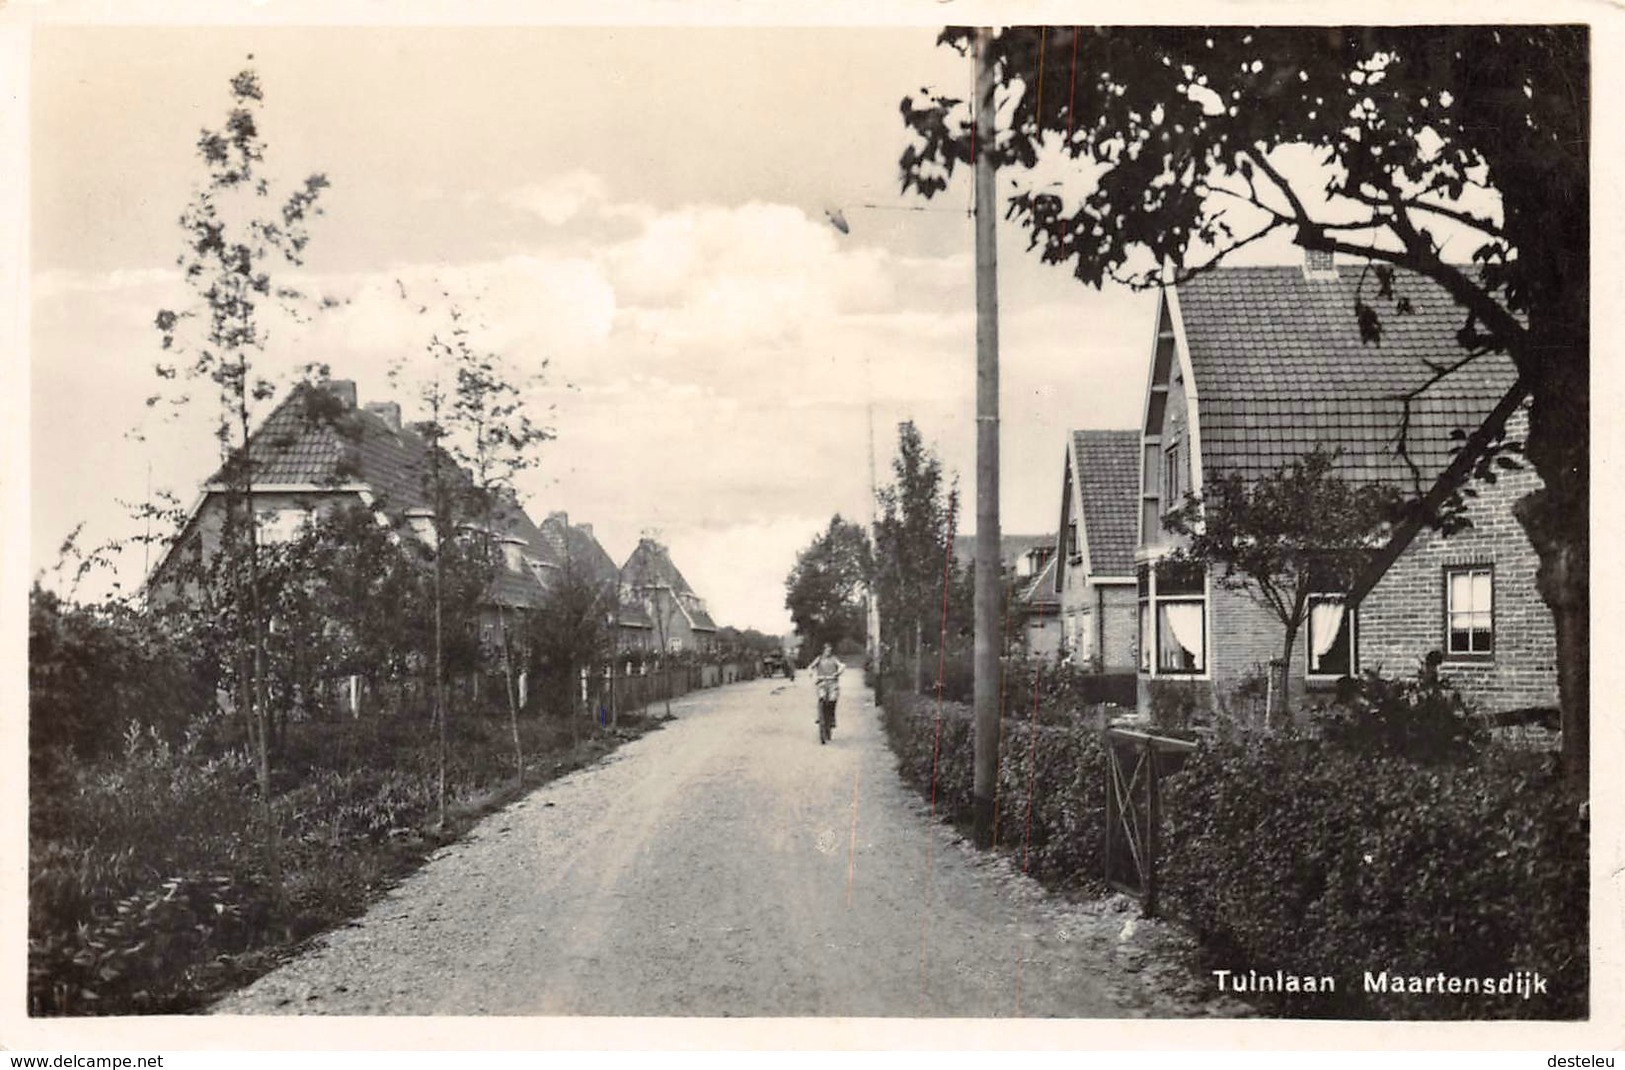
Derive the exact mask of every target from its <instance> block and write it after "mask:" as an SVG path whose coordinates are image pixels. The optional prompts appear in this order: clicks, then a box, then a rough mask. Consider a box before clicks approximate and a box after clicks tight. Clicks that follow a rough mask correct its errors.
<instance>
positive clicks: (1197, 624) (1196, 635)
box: [1157, 598, 1207, 673]
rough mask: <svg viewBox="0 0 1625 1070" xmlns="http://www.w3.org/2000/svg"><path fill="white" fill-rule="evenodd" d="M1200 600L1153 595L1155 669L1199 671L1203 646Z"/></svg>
mask: <svg viewBox="0 0 1625 1070" xmlns="http://www.w3.org/2000/svg"><path fill="white" fill-rule="evenodd" d="M1205 617H1206V614H1205V613H1204V612H1203V604H1202V602H1201V601H1199V600H1197V601H1192V600H1187V599H1181V600H1177V601H1176V600H1173V599H1168V598H1159V599H1157V672H1158V673H1187V672H1201V671H1202V669H1203V667H1204V662H1203V658H1202V653H1203V651H1204V650H1205V649H1206V648H1207V643H1206V637H1205V636H1204V635H1203V629H1204V627H1205V624H1206V621H1205V620H1204V618H1205Z"/></svg>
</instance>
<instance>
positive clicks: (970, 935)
mask: <svg viewBox="0 0 1625 1070" xmlns="http://www.w3.org/2000/svg"><path fill="white" fill-rule="evenodd" d="M843 684H844V685H845V687H844V692H845V694H844V695H843V698H842V700H841V709H840V713H839V721H840V725H839V728H838V729H837V731H836V733H835V737H834V739H833V740H832V741H831V743H830V744H829V745H828V746H822V747H821V746H820V745H819V743H818V738H817V731H816V727H815V724H814V719H813V718H814V700H813V693H812V686H811V682H810V680H809V678H808V677H807V676H806V675H805V674H803V675H801V676H799V677H798V678H797V680H796V681H795V682H793V683H791V682H788V681H784V680H782V679H780V680H758V681H752V682H750V683H744V684H737V685H732V686H729V687H724V688H719V689H716V690H710V691H704V692H699V693H696V694H692V695H689V696H687V697H685V698H684V699H683V700H682V701H680V702H678V703H674V704H673V713H674V714H676V715H677V719H676V720H675V721H673V722H671V723H669V724H668V725H667V726H666V727H665V728H664V729H662V730H660V731H657V732H653V733H650V734H649V735H647V736H644V737H642V738H640V739H638V740H636V741H634V742H632V743H629V744H627V745H626V746H624V747H622V748H621V749H620V750H618V751H616V752H615V753H614V754H612V755H611V756H610V757H609V758H608V759H607V760H606V761H605V762H604V763H601V764H600V765H597V766H595V767H592V768H589V769H585V770H582V771H580V772H577V773H574V774H572V775H570V776H568V777H565V778H563V779H561V780H558V781H555V782H553V783H551V784H548V785H546V786H544V787H541V788H539V789H537V790H536V791H535V792H534V793H532V794H531V795H529V796H527V797H526V798H525V799H523V800H521V801H519V802H517V803H515V804H513V805H512V806H510V807H508V808H507V809H505V810H503V811H501V812H499V813H496V814H493V815H492V816H491V817H489V818H487V819H486V820H485V821H484V822H483V823H481V824H480V825H479V826H478V827H477V828H476V829H475V830H474V831H473V833H472V834H471V835H470V836H469V837H468V838H467V839H465V840H463V841H461V842H459V843H457V844H455V845H452V846H450V847H447V848H445V849H444V850H442V851H441V852H439V853H438V854H437V855H436V857H435V858H434V859H432V860H431V861H430V862H429V863H428V864H426V865H425V866H424V868H423V869H421V870H419V871H418V872H417V873H416V874H414V875H413V876H412V877H410V878H409V879H407V880H406V881H404V882H403V883H402V884H401V885H400V886H399V887H397V888H396V889H394V891H392V892H391V893H390V894H389V895H388V896H386V897H385V898H384V899H382V900H381V901H380V902H379V903H377V904H376V905H375V906H374V907H373V909H372V910H371V911H370V912H369V913H367V914H366V915H365V916H364V917H363V918H361V919H359V920H358V921H357V922H356V923H353V924H352V925H350V926H348V927H345V928H342V929H339V930H336V931H335V932H333V933H330V934H328V935H327V936H325V937H322V938H321V939H320V940H318V941H317V943H316V945H315V946H314V948H313V949H312V950H311V951H310V952H309V953H308V954H306V955H305V956H304V957H302V958H300V959H298V960H296V961H294V962H291V963H289V964H288V965H286V966H284V967H282V968H281V969H279V970H277V971H275V972H273V973H271V974H268V975H266V976H265V977H262V978H261V979H260V980H258V981H257V982H255V983H254V984H252V985H250V986H249V987H248V988H246V989H244V990H243V991H241V992H238V993H236V994H234V995H232V996H230V997H227V998H226V999H224V1000H223V1001H221V1002H220V1003H218V1004H217V1005H216V1006H215V1007H214V1008H213V1009H214V1010H215V1011H216V1012H218V1013H228V1014H362V1015H376V1014H459V1015H479V1014H492V1015H498V1014H500V1015H534V1014H543V1015H547V1014H572V1015H617V1016H618V1015H636V1016H678V1015H704V1016H708V1017H724V1016H752V1017H780V1016H797V1015H828V1016H840V1017H879V1016H905V1017H930V1016H971V1017H1004V1016H1010V1015H1028V1016H1063V1017H1139V1016H1146V1015H1156V1016H1162V1015H1178V1016H1185V1015H1190V1014H1204V1013H1216V1012H1217V1011H1216V1009H1215V1008H1212V1007H1208V1006H1198V1005H1196V1004H1195V1003H1193V1002H1192V1000H1191V999H1190V988H1189V984H1188V974H1184V973H1183V971H1181V970H1172V969H1166V968H1161V967H1159V968H1155V969H1153V968H1148V965H1157V964H1155V963H1151V964H1148V963H1147V961H1146V955H1145V947H1146V945H1145V943H1144V941H1145V940H1146V939H1148V937H1149V935H1150V933H1151V931H1152V930H1153V929H1154V926H1151V925H1150V924H1149V923H1144V922H1139V923H1136V922H1134V921H1132V920H1130V918H1131V917H1132V914H1128V913H1115V912H1114V910H1113V908H1112V907H1111V906H1101V905H1094V906H1089V905H1085V906H1075V905H1068V904H1065V903H1062V902H1060V901H1058V900H1056V899H1053V898H1052V897H1049V896H1047V895H1045V894H1044V893H1043V891H1042V890H1041V889H1039V888H1038V886H1037V885H1035V884H1033V883H1032V882H1029V881H1027V880H1025V878H1022V877H1020V876H1019V875H1018V874H1014V873H1012V871H1011V869H1010V866H1009V863H1008V862H1007V861H1005V860H998V859H989V858H988V857H986V856H984V855H979V854H978V853H976V852H974V851H972V850H971V849H970V848H968V847H967V846H966V845H965V844H964V843H963V842H962V841H961V840H960V839H959V838H958V837H957V836H955V835H954V834H953V833H952V831H951V830H949V829H947V828H945V827H943V826H941V825H936V824H933V823H932V822H931V821H930V820H929V817H928V814H927V813H926V809H927V807H926V805H925V804H922V803H921V802H920V801H919V799H918V797H917V796H915V795H914V794H913V793H912V792H910V791H908V790H907V789H906V788H905V787H903V786H902V784H901V783H900V782H899V780H898V778H897V774H896V770H895V764H894V762H893V759H892V756H891V753H890V751H889V750H888V749H887V747H886V744H885V740H884V737H883V735H882V731H881V727H880V723H879V719H878V713H877V711H876V710H875V709H874V707H873V705H872V703H871V702H870V696H869V695H868V693H867V692H866V691H865V690H864V689H863V688H862V687H861V684H860V683H859V678H858V674H857V673H856V672H849V673H847V675H846V678H845V680H844V681H843ZM1116 907H1117V909H1119V910H1120V909H1121V908H1122V904H1117V905H1116ZM1136 925H1138V926H1139V927H1140V928H1141V935H1140V936H1138V937H1131V935H1130V934H1132V933H1133V932H1134V931H1135V929H1136ZM1181 976H1183V977H1184V978H1186V983H1184V985H1183V991H1182V994H1181V983H1180V982H1179V980H1178V978H1179V977H1181ZM1218 1013H1222V1012H1218Z"/></svg>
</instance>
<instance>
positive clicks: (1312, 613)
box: [1308, 594, 1355, 676]
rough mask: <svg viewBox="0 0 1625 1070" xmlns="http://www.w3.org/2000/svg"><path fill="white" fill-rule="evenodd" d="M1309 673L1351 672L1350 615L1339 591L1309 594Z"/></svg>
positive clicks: (1345, 674) (1352, 635)
mask: <svg viewBox="0 0 1625 1070" xmlns="http://www.w3.org/2000/svg"><path fill="white" fill-rule="evenodd" d="M1308 638H1309V675H1310V676H1351V675H1353V673H1354V665H1355V661H1354V614H1352V613H1350V612H1349V611H1348V607H1347V606H1345V605H1344V604H1343V596H1342V595H1340V594H1312V595H1310V596H1309V637H1308Z"/></svg>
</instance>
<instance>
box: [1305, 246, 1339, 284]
mask: <svg viewBox="0 0 1625 1070" xmlns="http://www.w3.org/2000/svg"><path fill="white" fill-rule="evenodd" d="M1303 277H1304V278H1306V279H1335V278H1337V265H1336V264H1335V263H1334V262H1333V261H1332V254H1331V251H1330V250H1327V249H1305V250H1304V251H1303Z"/></svg>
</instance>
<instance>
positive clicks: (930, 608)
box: [874, 420, 959, 690]
mask: <svg viewBox="0 0 1625 1070" xmlns="http://www.w3.org/2000/svg"><path fill="white" fill-rule="evenodd" d="M892 475H893V481H892V482H891V483H889V484H887V485H885V486H883V487H881V488H880V489H879V491H877V498H878V500H879V503H880V516H879V517H878V518H877V519H876V521H875V538H874V562H875V566H874V577H875V593H876V595H877V596H878V597H879V599H880V621H881V625H880V627H881V640H882V642H883V644H884V647H885V649H886V650H891V651H896V652H899V653H907V654H910V655H912V656H913V658H914V687H915V690H920V689H921V688H923V687H924V679H925V678H924V675H923V670H924V665H923V653H924V651H925V650H926V649H927V647H928V646H930V647H931V648H933V649H934V648H935V645H936V641H937V640H936V636H937V630H932V629H927V627H926V622H927V621H931V620H935V619H937V618H939V617H941V616H942V615H943V613H944V607H945V602H946V598H947V593H948V592H947V590H946V587H947V585H949V584H951V582H952V575H953V571H954V564H953V542H954V530H955V518H956V514H957V513H958V506H959V490H958V488H957V486H952V485H950V486H948V487H946V488H945V487H944V485H943V483H944V479H943V472H942V462H941V461H940V460H938V458H937V455H936V453H935V452H934V451H933V450H931V449H930V448H929V447H927V446H926V445H925V441H924V440H923V439H922V438H921V437H920V432H919V429H918V428H916V427H915V426H914V422H913V421H912V420H905V421H904V422H902V423H900V424H898V425H897V456H896V457H894V458H893V459H892Z"/></svg>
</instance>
